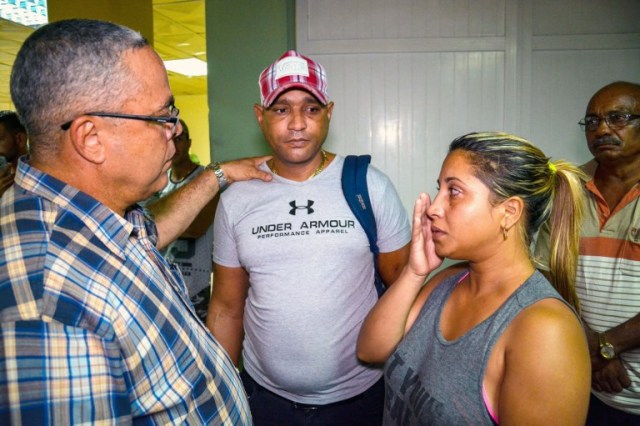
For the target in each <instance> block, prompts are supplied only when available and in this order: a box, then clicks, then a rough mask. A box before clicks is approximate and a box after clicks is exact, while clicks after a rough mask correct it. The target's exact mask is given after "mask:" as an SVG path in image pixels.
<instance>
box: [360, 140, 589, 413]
mask: <svg viewBox="0 0 640 426" xmlns="http://www.w3.org/2000/svg"><path fill="white" fill-rule="evenodd" d="M582 179H583V175H582V173H581V172H580V170H579V169H577V168H576V167H574V166H572V165H571V164H569V163H566V162H561V161H556V162H551V161H550V159H549V158H548V157H547V156H545V155H544V153H543V152H542V151H540V149H538V148H536V147H535V146H534V145H532V144H531V143H530V142H528V141H526V140H524V139H521V138H519V137H516V136H513V135H508V134H504V133H471V134H468V135H465V136H462V137H460V138H458V139H456V140H454V141H453V142H452V143H451V145H450V147H449V153H448V155H447V157H446V159H445V161H444V163H443V165H442V169H441V171H440V176H439V179H438V185H439V188H438V194H437V196H436V197H435V199H434V200H433V202H431V201H430V198H429V196H428V195H426V194H421V195H420V197H419V198H418V200H417V201H416V204H415V208H414V213H413V236H412V243H411V255H410V260H409V263H408V264H407V266H406V267H405V268H404V270H403V272H402V273H401V275H400V277H399V278H398V279H397V280H396V282H395V283H394V284H393V285H392V286H390V287H389V289H388V290H387V292H386V293H385V294H384V296H383V297H382V298H381V299H380V300H379V302H378V303H377V305H376V306H375V307H374V308H373V310H372V311H371V313H370V314H369V316H368V317H367V319H366V320H365V322H364V324H363V327H362V330H361V333H360V338H359V340H358V356H359V357H360V359H361V360H362V361H364V362H368V363H384V378H385V381H386V390H387V392H386V401H385V407H384V408H385V417H384V422H385V424H387V425H396V424H411V425H413V424H474V425H476V424H497V423H503V424H513V423H518V424H523V423H524V424H563V425H567V424H576V425H577V424H583V423H584V420H585V416H586V412H587V406H588V401H589V386H590V363H589V352H588V349H587V344H586V339H585V335H584V332H583V331H582V328H581V326H580V321H579V318H578V315H577V313H576V311H577V310H578V309H579V303H578V300H577V298H576V296H575V290H574V281H575V270H576V262H577V254H578V241H579V231H580V230H579V224H580V223H581V217H582V205H583V197H584V195H583V192H582V184H581V182H582V181H581V180H582ZM547 220H549V223H550V224H551V225H552V226H551V229H552V230H553V231H552V232H553V233H554V234H553V237H552V239H553V241H555V242H556V243H555V244H554V246H553V248H552V249H551V250H552V253H551V258H552V259H553V260H552V261H551V274H552V276H553V277H554V282H556V283H557V284H558V288H557V290H556V289H554V288H553V287H552V286H551V284H550V283H549V281H548V280H547V279H546V278H545V277H544V276H543V275H542V274H541V273H540V272H538V271H537V270H536V268H535V265H534V261H533V259H532V256H531V252H530V249H531V244H532V241H533V239H534V236H535V234H536V232H537V231H538V229H539V228H540V225H541V224H542V223H544V222H546V221H547ZM445 257H446V258H449V259H454V260H461V261H464V262H463V263H458V264H455V265H453V266H451V267H449V268H446V269H444V270H443V271H441V272H439V273H437V274H436V275H435V276H434V277H432V278H431V279H430V280H429V281H428V282H427V284H426V285H423V283H424V282H425V280H426V279H427V276H428V275H429V274H431V273H432V272H433V271H434V270H435V269H436V268H438V267H439V266H440V265H441V263H442V260H443V258H445Z"/></svg>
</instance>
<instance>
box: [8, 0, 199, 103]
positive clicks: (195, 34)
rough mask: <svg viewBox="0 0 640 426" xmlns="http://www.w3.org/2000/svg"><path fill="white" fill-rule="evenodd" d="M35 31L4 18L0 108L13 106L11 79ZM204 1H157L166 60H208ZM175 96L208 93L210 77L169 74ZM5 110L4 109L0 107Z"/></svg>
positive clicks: (157, 30) (160, 48)
mask: <svg viewBox="0 0 640 426" xmlns="http://www.w3.org/2000/svg"><path fill="white" fill-rule="evenodd" d="M32 31H33V29H31V28H29V27H24V26H22V25H18V24H14V23H13V22H10V21H7V20H5V19H1V18H0V106H2V105H5V106H8V105H10V100H11V99H10V95H9V77H10V75H11V67H12V65H13V61H14V58H15V55H16V53H17V52H18V49H19V48H20V46H21V45H22V42H23V41H24V39H25V38H26V37H27V36H28V35H29V34H31V32H32ZM205 32H206V27H205V13H204V0H153V38H154V47H155V49H156V51H157V52H158V54H159V55H160V57H161V58H162V59H163V60H169V59H187V58H191V57H195V58H199V59H202V60H203V61H206V60H207V55H206V50H207V49H206V36H205ZM169 83H170V84H171V89H172V90H173V93H174V95H175V96H181V95H202V94H206V93H207V77H206V76H202V77H186V76H184V75H181V74H177V73H173V72H169ZM0 109H1V108H0Z"/></svg>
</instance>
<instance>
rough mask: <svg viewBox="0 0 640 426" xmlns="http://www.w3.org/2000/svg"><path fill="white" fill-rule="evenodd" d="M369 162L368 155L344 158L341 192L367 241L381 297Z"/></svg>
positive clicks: (381, 289) (382, 287) (381, 284)
mask: <svg viewBox="0 0 640 426" xmlns="http://www.w3.org/2000/svg"><path fill="white" fill-rule="evenodd" d="M370 162H371V156H370V155H348V156H346V157H345V159H344V166H343V168H342V192H343V194H344V198H345V199H346V200H347V204H348V205H349V208H350V209H351V211H352V212H353V214H354V216H355V217H356V219H358V222H360V225H361V226H362V228H363V229H364V232H365V233H366V234H367V238H368V239H369V248H370V249H371V253H373V265H374V268H375V287H376V291H377V292H378V296H381V295H382V293H384V291H385V290H386V285H385V284H384V282H383V281H382V278H381V277H380V274H379V273H378V253H379V249H378V230H377V228H376V218H375V216H374V215H373V208H372V207H371V199H370V198H369V188H368V186H367V169H368V168H369V163H370Z"/></svg>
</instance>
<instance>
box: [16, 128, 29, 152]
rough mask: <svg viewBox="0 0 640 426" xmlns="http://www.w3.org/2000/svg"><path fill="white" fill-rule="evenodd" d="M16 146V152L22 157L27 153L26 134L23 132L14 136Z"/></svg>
mask: <svg viewBox="0 0 640 426" xmlns="http://www.w3.org/2000/svg"><path fill="white" fill-rule="evenodd" d="M15 139H16V144H17V145H18V152H19V153H20V154H21V155H22V154H24V153H25V152H27V149H28V146H27V139H28V137H27V134H26V133H25V132H17V133H16V134H15Z"/></svg>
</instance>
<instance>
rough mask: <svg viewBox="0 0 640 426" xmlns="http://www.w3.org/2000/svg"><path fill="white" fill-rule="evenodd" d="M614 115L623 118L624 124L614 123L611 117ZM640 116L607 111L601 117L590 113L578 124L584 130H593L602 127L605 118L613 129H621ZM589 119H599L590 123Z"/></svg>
mask: <svg viewBox="0 0 640 426" xmlns="http://www.w3.org/2000/svg"><path fill="white" fill-rule="evenodd" d="M613 116H618V118H622V119H623V122H624V124H613V123H612V122H611V119H612V117H613ZM639 118H640V114H631V113H628V112H618V111H610V112H608V113H606V114H605V115H604V117H600V116H598V115H590V116H587V117H584V118H583V119H582V120H580V121H578V124H579V125H580V128H581V129H582V131H583V132H593V131H595V130H596V129H597V128H598V127H600V123H602V121H603V120H604V122H605V123H607V126H609V128H610V129H611V130H620V129H624V128H625V127H627V126H628V125H629V124H631V122H632V121H634V120H637V119H639ZM588 119H597V120H598V121H597V122H595V123H592V124H591V125H590V124H589V123H587V120H588Z"/></svg>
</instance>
